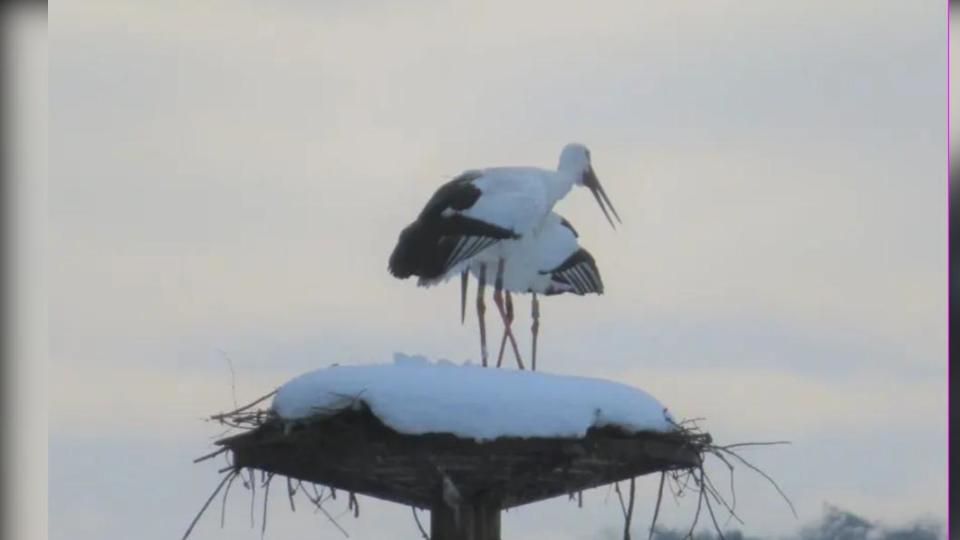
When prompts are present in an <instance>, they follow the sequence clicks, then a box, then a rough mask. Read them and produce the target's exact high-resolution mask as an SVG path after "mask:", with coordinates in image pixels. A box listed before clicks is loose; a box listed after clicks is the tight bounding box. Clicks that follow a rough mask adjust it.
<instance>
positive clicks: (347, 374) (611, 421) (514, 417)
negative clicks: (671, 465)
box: [272, 353, 673, 440]
mask: <svg viewBox="0 0 960 540" xmlns="http://www.w3.org/2000/svg"><path fill="white" fill-rule="evenodd" d="M358 400H359V401H363V402H364V403H366V404H367V405H368V406H369V407H370V410H371V411H372V412H373V414H375V415H376V416H377V417H378V418H379V419H380V420H381V421H383V423H385V424H386V425H388V426H390V427H391V428H393V429H395V430H396V431H398V432H400V433H408V434H423V433H452V434H454V435H457V436H460V437H464V438H473V439H477V440H485V439H495V438H497V437H506V436H510V437H582V436H583V435H584V434H585V433H586V432H587V430H588V429H589V428H591V427H594V426H596V427H603V426H617V427H620V428H623V429H625V430H627V431H661V432H665V431H671V430H672V429H673V426H672V424H671V423H670V420H672V418H671V417H670V415H669V413H667V412H666V409H665V407H664V406H663V405H661V404H660V403H659V402H658V401H657V400H656V399H654V398H653V397H652V396H650V395H649V394H647V393H646V392H644V391H643V390H640V389H637V388H633V387H630V386H627V385H624V384H620V383H615V382H611V381H605V380H601V379H591V378H587V377H569V376H560V375H550V374H546V373H540V372H530V371H515V370H506V369H493V368H482V367H478V366H470V365H466V366H457V365H454V364H452V363H450V362H446V361H440V362H438V363H432V362H430V361H429V360H427V359H426V358H423V357H420V356H406V355H402V354H399V353H397V354H395V355H394V362H393V363H392V364H376V365H361V366H334V367H329V368H326V369H320V370H316V371H311V372H309V373H305V374H303V375H300V376H299V377H296V378H295V379H293V380H291V381H289V382H287V383H286V384H284V385H283V386H281V387H280V388H279V390H278V391H277V394H276V396H275V397H274V400H273V405H272V409H273V411H274V412H275V413H276V414H277V415H279V416H280V417H281V418H282V419H285V420H295V419H301V418H306V417H310V416H314V415H318V414H320V415H323V414H333V413H336V412H337V411H340V410H342V409H344V408H346V407H350V406H352V405H356V404H357V403H358Z"/></svg>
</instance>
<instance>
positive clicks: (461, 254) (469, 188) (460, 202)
mask: <svg viewBox="0 0 960 540" xmlns="http://www.w3.org/2000/svg"><path fill="white" fill-rule="evenodd" d="M482 175H483V173H482V172H480V171H467V172H465V173H463V174H461V175H460V176H458V177H456V178H454V179H453V180H451V181H449V182H447V183H446V184H443V185H442V186H440V188H439V189H437V191H436V192H435V193H434V194H433V196H432V197H430V200H429V201H427V204H426V205H425V206H424V208H423V210H422V211H421V212H420V216H419V217H417V220H416V221H414V222H413V223H411V224H410V225H409V226H407V227H406V228H405V229H404V230H403V231H402V232H401V233H400V239H399V240H398V242H397V246H396V247H395V248H394V250H393V254H391V255H390V262H389V270H390V273H391V274H393V275H394V276H395V277H398V278H401V279H404V278H408V277H410V276H418V277H419V278H420V280H419V283H420V284H429V283H431V282H432V281H435V280H437V279H440V278H442V277H443V276H444V275H446V274H447V272H449V271H450V269H451V268H453V267H454V266H456V265H457V264H459V263H461V262H463V261H465V260H467V259H469V258H470V257H473V256H474V255H476V254H478V253H480V252H481V251H483V250H484V249H487V248H488V247H490V246H492V245H494V244H496V243H497V242H499V241H501V240H504V239H508V238H518V237H519V235H517V234H516V233H514V232H513V231H512V230H510V229H505V228H503V227H499V226H497V225H493V224H491V223H487V222H485V221H481V220H479V219H474V218H470V217H466V216H464V215H462V214H460V213H459V212H462V211H463V210H466V209H468V208H470V207H472V206H473V205H474V203H476V202H477V199H479V198H480V195H481V194H482V193H481V191H480V190H479V189H478V188H477V187H476V186H474V185H473V183H472V182H473V181H474V180H476V179H477V178H479V177H480V176H482Z"/></svg>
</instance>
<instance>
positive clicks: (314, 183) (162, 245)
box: [47, 0, 947, 540]
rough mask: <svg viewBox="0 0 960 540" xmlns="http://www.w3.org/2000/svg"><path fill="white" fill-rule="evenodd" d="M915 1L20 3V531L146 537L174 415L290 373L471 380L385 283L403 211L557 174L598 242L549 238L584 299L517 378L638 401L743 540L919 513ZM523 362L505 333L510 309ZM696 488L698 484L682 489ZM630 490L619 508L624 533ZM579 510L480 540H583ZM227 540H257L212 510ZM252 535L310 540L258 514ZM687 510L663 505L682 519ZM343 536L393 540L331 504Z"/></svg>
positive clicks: (444, 304) (936, 461)
mask: <svg viewBox="0 0 960 540" xmlns="http://www.w3.org/2000/svg"><path fill="white" fill-rule="evenodd" d="M944 15H945V14H944V4H943V2H937V1H926V0H924V1H914V2H902V1H900V0H856V1H854V0H847V1H845V2H834V1H832V0H808V1H805V2H769V1H767V0H756V1H748V0H731V1H723V2H696V3H694V2H672V1H670V2H668V1H658V2H646V1H644V2H638V1H636V0H629V1H627V0H625V1H622V2H618V1H595V2H589V3H586V2H557V1H542V2H523V3H515V2H484V3H479V2H477V3H468V4H457V3H452V2H451V3H437V2H403V3H396V2H374V1H369V2H339V1H337V2H335V1H330V2H304V1H285V2H270V3H266V2H252V1H236V0H235V1H229V2H228V1H207V2H195V1H183V2H164V3H159V2H158V3H145V2H144V3H134V2H127V1H120V0H117V1H111V0H88V1H84V2H72V3H65V2H61V3H54V4H53V5H52V6H51V7H50V39H51V41H50V56H49V65H50V74H49V81H50V94H49V95H50V102H49V107H50V129H49V133H50V139H49V152H50V177H51V183H50V188H49V193H48V199H49V219H50V222H49V225H50V227H49V228H50V242H49V246H50V252H49V256H48V259H47V262H48V265H49V270H48V273H49V283H50V288H51V298H50V307H49V315H50V353H51V356H52V358H53V364H52V370H51V371H52V373H51V382H50V390H49V391H50V396H51V403H50V448H49V450H50V473H49V474H50V480H49V482H50V499H49V502H50V514H49V515H50V520H51V526H50V531H51V536H52V538H56V539H64V540H66V539H70V540H84V539H91V540H92V539H101V538H133V537H136V538H143V539H161V538H162V539H169V538H171V537H178V535H179V534H182V531H183V529H184V528H185V526H186V525H187V523H188V522H189V520H190V518H192V516H193V513H194V512H195V511H196V510H197V508H198V507H199V505H200V504H201V503H202V502H203V500H204V499H205V498H206V496H207V494H208V493H209V491H210V490H212V488H213V487H214V485H215V484H216V482H217V480H218V477H217V474H216V469H218V468H220V467H221V466H222V464H221V463H219V462H217V463H213V462H208V463H204V464H201V465H193V464H192V463H191V459H192V458H193V457H196V456H198V455H200V454H202V453H205V452H206V451H208V450H209V448H210V446H209V444H210V441H211V440H212V438H213V437H214V436H216V435H217V434H218V433H219V431H218V429H217V428H216V426H214V425H211V424H208V423H204V422H203V421H202V420H201V419H202V418H203V417H204V416H205V415H208V414H210V413H213V412H217V411H221V410H225V409H227V408H230V407H231V405H232V403H233V397H232V395H231V375H230V370H229V368H228V365H227V363H226V361H225V360H224V354H226V355H228V356H229V357H230V358H231V359H232V362H233V368H234V370H235V372H236V392H237V399H238V400H240V401H245V400H248V399H252V398H255V397H258V396H260V395H262V394H264V393H266V392H267V391H269V389H271V388H272V387H274V386H275V385H277V384H279V383H282V382H283V381H285V380H287V379H289V378H291V377H293V376H295V375H297V374H299V373H301V372H304V371H307V370H310V369H313V368H317V367H322V366H326V365H329V364H331V363H334V362H339V363H363V362H381V361H387V360H389V358H390V356H391V353H392V352H393V351H405V352H409V353H414V352H416V353H423V354H426V355H429V356H436V357H445V358H449V359H452V360H458V361H462V360H466V359H468V358H472V359H477V356H478V351H477V349H478V347H477V346H476V328H475V321H473V320H470V322H469V323H468V324H467V326H465V327H461V326H460V323H459V320H458V319H459V317H458V309H459V308H458V298H457V297H458V291H457V286H456V285H455V284H453V283H451V284H448V285H446V286H442V287H437V288H432V289H429V290H424V289H418V288H416V287H415V285H414V283H413V282H412V281H398V280H395V279H393V278H392V277H391V276H390V275H389V274H388V273H387V270H386V262H387V258H388V256H389V253H390V251H391V249H392V248H393V244H394V243H395V242H396V237H397V234H398V233H399V231H400V229H401V228H402V227H403V226H405V225H406V224H407V223H408V222H409V221H410V220H412V219H413V218H414V217H415V216H416V214H417V213H418V212H419V210H420V208H421V206H422V205H423V203H424V202H425V200H426V199H427V197H429V196H430V194H431V193H432V192H433V190H434V189H435V188H436V186H437V185H439V184H440V183H441V182H443V181H444V180H445V179H447V178H449V177H452V176H453V175H456V174H458V173H459V172H461V171H462V170H464V169H467V168H474V167H481V166H487V165H540V166H544V167H553V166H555V164H556V160H557V157H558V155H559V152H560V149H561V147H562V146H563V144H565V143H567V142H570V141H580V142H583V143H585V144H587V145H588V146H589V147H590V149H591V153H592V156H593V161H594V167H595V170H596V172H597V174H598V176H599V178H600V180H601V181H602V182H603V183H604V186H605V187H606V190H607V192H608V193H609V195H610V196H611V198H612V199H613V202H614V204H615V205H616V207H617V209H618V211H619V212H620V215H621V216H622V217H623V220H624V225H623V226H622V227H621V228H620V229H619V230H618V231H616V232H613V231H611V230H610V229H609V226H608V225H607V223H606V222H605V220H604V218H603V215H602V214H601V213H600V211H599V209H598V208H596V204H595V202H594V201H593V200H592V198H591V197H590V195H589V193H587V192H586V191H584V190H579V189H578V190H574V192H572V193H571V194H570V196H569V197H567V199H565V200H564V201H562V202H561V203H560V204H559V205H558V206H557V208H556V209H557V210H558V211H559V212H560V213H561V214H563V215H564V216H566V217H567V218H569V219H570V221H572V222H573V223H574V224H575V225H576V227H577V229H578V230H579V232H580V235H581V241H582V242H583V244H584V245H585V246H587V247H588V248H589V249H590V250H591V252H592V253H593V254H594V255H595V256H596V258H597V261H598V264H599V266H600V269H601V271H602V273H603V279H604V282H605V285H606V294H605V295H603V296H600V297H586V298H575V297H569V298H568V297H558V298H549V299H546V300H544V302H543V303H542V311H543V318H542V326H541V329H542V330H541V342H540V350H541V356H540V359H539V365H540V366H542V368H543V369H544V370H547V371H551V372H558V373H568V374H579V375H589V376H597V377H605V378H611V379H614V380H618V381H622V382H626V383H629V384H633V385H636V386H639V387H642V388H644V389H645V390H647V391H648V392H650V393H651V394H653V395H654V396H656V397H657V398H658V399H660V400H661V401H662V402H664V403H665V404H667V406H669V407H670V409H671V410H672V411H673V412H674V414H675V415H677V416H679V417H696V416H703V417H706V418H707V421H706V423H705V426H706V427H707V429H708V430H709V431H711V432H712V434H713V435H714V438H715V439H716V440H717V441H719V442H737V441H745V440H775V439H789V440H791V441H793V443H794V444H793V445H792V446H790V447H785V448H763V449H756V450H753V451H751V452H750V457H752V458H753V459H755V461H756V462H757V463H758V464H759V465H761V466H763V467H764V468H765V469H766V470H767V471H768V472H769V473H771V474H772V475H773V476H774V477H776V478H777V479H778V480H779V481H780V483H781V485H782V487H783V488H784V490H786V491H787V493H788V494H790V496H791V497H792V498H793V500H794V502H795V503H796V506H797V509H798V512H799V513H800V517H801V519H800V521H798V520H795V519H794V518H793V517H792V515H791V514H790V512H789V510H788V509H787V508H786V507H785V506H784V505H783V503H782V502H781V501H779V500H778V499H777V497H776V495H775V493H774V492H773V491H772V490H771V489H770V488H769V486H768V485H766V484H765V483H764V482H763V481H762V480H760V479H758V478H756V477H754V476H752V475H751V474H749V473H748V472H747V471H741V472H740V473H739V474H738V476H737V482H738V492H737V496H738V502H739V509H740V515H741V516H742V517H743V518H744V519H745V520H746V522H747V524H746V526H744V527H742V528H743V530H744V531H745V532H746V533H748V534H751V535H758V536H772V535H781V534H787V533H789V532H791V531H794V530H796V529H797V528H798V527H799V525H800V524H801V522H803V521H809V520H812V519H815V518H816V517H817V516H819V515H820V512H821V510H822V508H823V505H824V504H825V503H832V504H836V505H839V506H841V507H843V508H845V509H849V510H851V511H853V512H856V513H858V514H860V515H863V516H865V517H868V518H871V519H880V520H883V521H884V522H887V523H900V522H904V521H907V520H910V519H913V518H916V517H921V516H926V517H932V518H935V519H943V518H944V517H945V514H946V512H945V511H946V480H945V471H946V445H945V442H946V425H947V424H946V414H945V412H946V396H947V394H946V377H945V373H946V324H945V323H946V319H945V314H946V294H945V292H946V278H947V273H946V249H945V246H946V197H945V194H946V189H947V183H946V153H947V152H946V147H945V142H944V141H945V137H946V121H945V119H946V69H945V63H946V50H947V47H946V21H945V20H944ZM519 312H520V316H519V320H518V322H517V328H520V329H524V331H521V332H518V337H519V338H520V339H521V340H522V342H523V345H524V346H526V343H527V339H528V336H527V333H526V332H525V329H526V328H528V327H529V318H528V312H529V303H528V300H527V299H526V298H523V299H521V300H519ZM716 470H717V471H718V473H719V472H721V471H722V470H723V469H722V467H721V468H717V469H716ZM655 491H656V481H655V479H644V480H643V481H641V483H640V484H639V498H638V514H637V521H638V523H639V524H640V525H638V526H640V527H641V528H642V527H644V526H645V524H646V523H647V522H648V520H649V517H650V515H649V514H650V513H651V512H652V506H651V505H652V501H653V499H654V498H655ZM606 495H607V492H606V490H604V489H601V490H595V491H591V492H588V493H586V494H585V498H584V508H583V509H576V507H575V506H574V505H571V504H570V503H568V502H567V501H565V500H557V501H551V502H547V503H542V504H538V505H533V506H530V507H524V508H520V509H516V510H513V511H511V512H509V513H507V514H506V515H505V517H504V522H503V527H504V532H505V534H507V535H509V536H511V537H515V538H525V539H528V538H529V539H534V538H544V539H547V538H596V537H598V535H599V534H601V531H603V530H604V529H605V528H609V527H618V526H619V525H618V524H619V519H620V518H619V508H618V507H617V505H616V504H615V503H614V501H613V500H605V498H606ZM235 497H236V498H235V500H233V502H232V503H231V504H229V508H228V516H227V517H228V520H227V527H226V528H225V529H224V530H222V531H221V530H220V529H218V528H217V525H218V524H217V521H218V516H217V515H216V512H214V513H213V514H210V515H208V516H207V518H206V519H205V520H204V521H203V522H201V524H200V528H199V529H198V530H197V531H196V535H197V536H196V538H257V537H258V536H259V531H258V530H257V531H253V530H248V527H249V523H248V516H247V515H246V508H247V504H248V503H249V501H248V499H246V494H244V493H242V491H236V492H235ZM274 503H276V504H275V505H274V506H275V508H274V512H273V514H272V515H271V519H270V525H269V528H268V537H271V536H272V537H273V538H284V537H293V535H298V536H297V537H303V536H302V535H303V534H311V535H317V536H322V537H324V538H335V537H337V535H338V534H339V533H338V532H337V531H336V530H335V529H334V528H333V527H332V526H330V525H329V524H328V523H326V522H325V520H324V519H323V517H322V516H320V515H316V514H312V513H310V512H300V513H298V514H293V515H291V514H290V513H289V511H288V510H286V509H285V505H286V501H283V500H281V499H280V498H279V497H278V498H277V500H276V501H274ZM693 503H695V501H684V502H683V504H682V505H681V506H680V507H679V508H677V507H675V505H674V504H673V502H672V501H670V503H669V504H667V505H666V507H665V509H664V513H663V514H662V517H663V519H664V523H665V524H667V525H670V526H677V527H681V526H682V525H683V524H685V523H688V519H689V517H690V516H691V515H692V512H693V509H694V506H695V505H694V504H693ZM361 505H362V516H361V519H360V520H354V519H353V518H352V517H344V518H343V524H344V526H345V527H346V528H347V529H348V531H349V532H350V533H351V538H416V537H417V532H416V528H415V526H414V524H413V521H412V520H411V519H410V514H409V510H408V509H406V508H402V507H397V506H394V505H391V504H387V503H379V502H375V501H373V500H372V499H368V498H361Z"/></svg>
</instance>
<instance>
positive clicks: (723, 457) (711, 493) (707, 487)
mask: <svg viewBox="0 0 960 540" xmlns="http://www.w3.org/2000/svg"><path fill="white" fill-rule="evenodd" d="M701 420H703V418H693V419H689V420H683V421H681V422H679V423H673V424H674V426H675V427H676V428H677V429H678V430H679V431H680V432H681V433H683V434H684V435H685V436H687V437H688V438H689V439H690V440H691V441H692V443H691V444H692V445H693V446H694V447H695V448H696V449H697V450H698V451H699V452H700V453H701V454H702V455H712V456H714V457H716V458H717V459H719V460H720V461H721V462H723V464H724V465H726V466H727V470H728V471H729V473H730V497H731V502H730V503H728V502H727V500H726V499H725V498H724V497H723V495H722V494H721V493H720V491H719V490H718V489H717V487H716V486H715V485H714V483H713V481H712V480H711V478H710V476H709V475H708V474H707V473H706V471H705V470H704V468H703V462H702V461H701V463H700V465H699V466H698V467H695V468H692V469H685V470H678V471H672V472H670V473H662V474H661V477H660V487H659V490H658V493H657V503H656V507H655V508H654V513H653V520H652V522H651V524H650V535H649V538H650V539H651V540H652V539H653V537H654V533H655V530H656V521H657V517H658V515H659V513H660V504H661V502H662V500H663V486H664V483H665V480H666V478H667V475H668V474H669V478H670V480H671V485H670V489H671V492H672V494H673V496H674V499H675V500H676V499H678V498H679V497H682V496H683V493H684V492H685V491H686V490H688V488H689V487H690V483H691V482H692V483H693V488H694V489H695V490H696V492H697V510H696V512H695V513H694V516H693V522H692V523H691V525H690V531H689V532H688V533H687V536H686V538H693V533H694V530H695V529H696V527H697V522H698V521H699V518H700V513H701V511H702V510H703V507H704V504H705V505H706V508H707V512H708V513H709V515H710V520H711V522H712V523H713V527H714V530H715V531H716V533H717V535H718V536H719V538H720V539H721V540H723V539H724V538H725V537H724V535H723V531H722V530H721V527H720V524H719V522H718V521H717V516H716V513H715V511H714V508H713V505H714V504H718V505H720V506H721V507H723V509H724V510H725V511H726V512H727V514H728V516H729V517H728V519H727V522H729V521H730V519H734V520H736V521H737V522H738V523H740V524H741V525H743V524H744V521H743V520H742V519H740V517H739V516H738V515H737V513H736V507H737V493H736V490H735V488H734V478H733V472H734V469H735V467H734V465H733V463H731V460H736V461H738V462H740V463H742V464H743V465H745V466H746V467H748V468H749V469H751V470H753V471H754V472H756V473H757V474H759V475H760V476H762V477H763V478H764V479H766V480H767V481H768V482H769V483H770V484H771V485H772V486H773V487H774V489H775V490H776V491H777V493H778V494H779V495H780V497H781V498H783V500H784V501H785V502H786V503H787V506H789V507H790V511H791V512H792V513H793V515H794V517H797V511H796V508H795V507H794V506H793V502H792V501H791V500H790V498H789V497H787V495H786V493H784V491H783V490H782V489H781V488H780V486H779V484H777V482H776V481H775V480H774V479H773V478H772V477H771V476H770V475H768V474H767V473H766V472H764V471H763V470H761V469H760V468H759V467H757V466H756V465H754V464H752V463H750V462H749V461H747V459H746V458H744V457H743V456H741V455H740V454H739V453H737V452H736V451H734V449H735V448H744V447H749V446H775V445H783V444H790V442H789V441H769V442H745V443H736V444H729V445H716V444H714V443H713V440H712V438H711V437H710V435H709V434H707V433H704V432H703V430H702V429H701V428H700V426H699V425H698V422H699V421H701ZM674 488H676V489H674ZM617 494H618V496H619V488H618V491H617ZM621 505H622V500H621ZM625 518H626V514H625ZM627 525H628V526H629V519H628V518H627ZM624 539H625V540H628V539H629V531H628V530H625V531H624Z"/></svg>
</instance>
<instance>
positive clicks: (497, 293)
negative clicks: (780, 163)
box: [493, 259, 523, 369]
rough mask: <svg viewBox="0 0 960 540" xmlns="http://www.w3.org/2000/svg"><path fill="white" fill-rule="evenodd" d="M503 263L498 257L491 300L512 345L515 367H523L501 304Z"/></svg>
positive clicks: (515, 340)
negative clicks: (515, 361) (495, 306)
mask: <svg viewBox="0 0 960 540" xmlns="http://www.w3.org/2000/svg"><path fill="white" fill-rule="evenodd" d="M503 264H504V260H503V259H500V262H499V263H498V265H497V278H496V281H495V282H494V284H495V287H494V289H493V302H494V303H495V304H496V305H497V310H498V311H499V312H500V318H501V319H503V329H504V332H506V335H507V338H508V339H509V340H510V346H511V347H513V355H514V356H515V357H516V358H517V367H519V368H520V369H523V360H522V359H521V358H520V348H519V347H517V339H516V338H514V337H513V331H512V330H511V329H510V322H509V321H508V320H507V312H506V310H505V309H504V306H503Z"/></svg>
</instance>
